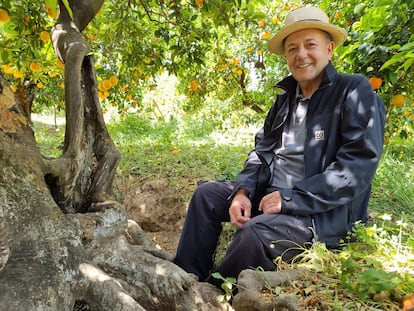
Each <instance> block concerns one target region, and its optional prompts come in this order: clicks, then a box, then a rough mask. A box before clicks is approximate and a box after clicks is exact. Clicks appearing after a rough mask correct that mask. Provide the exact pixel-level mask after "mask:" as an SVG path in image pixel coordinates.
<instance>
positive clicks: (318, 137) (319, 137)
mask: <svg viewBox="0 0 414 311" xmlns="http://www.w3.org/2000/svg"><path fill="white" fill-rule="evenodd" d="M315 140H325V131H324V130H320V131H315Z"/></svg>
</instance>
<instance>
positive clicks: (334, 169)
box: [281, 76, 385, 215]
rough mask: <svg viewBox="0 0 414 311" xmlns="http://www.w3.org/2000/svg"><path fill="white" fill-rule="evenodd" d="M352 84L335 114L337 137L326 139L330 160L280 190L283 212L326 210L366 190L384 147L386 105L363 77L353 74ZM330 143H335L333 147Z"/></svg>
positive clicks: (343, 203)
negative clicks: (314, 172) (337, 123)
mask: <svg viewBox="0 0 414 311" xmlns="http://www.w3.org/2000/svg"><path fill="white" fill-rule="evenodd" d="M358 77H362V76H358ZM355 80H357V81H355ZM353 85H354V87H350V88H349V89H348V90H347V91H348V93H347V95H346V96H345V102H344V103H343V105H342V108H341V113H340V115H339V116H338V118H339V120H338V122H339V125H338V132H339V133H338V134H336V140H337V141H336V142H335V141H328V142H327V144H328V146H327V150H331V152H335V153H334V155H333V156H332V159H333V160H329V161H330V162H329V163H325V166H324V168H323V169H322V170H321V171H320V172H319V173H317V174H314V175H312V176H311V177H309V178H305V179H304V180H303V181H302V182H300V183H298V184H296V185H295V186H294V187H293V188H292V189H282V190H281V195H282V213H285V214H297V215H305V214H307V215H309V214H316V213H322V212H326V211H329V210H332V209H334V208H336V207H338V206H344V205H347V204H350V203H351V201H353V200H355V199H356V198H358V197H359V196H360V195H362V194H363V193H366V192H367V191H369V189H370V187H371V182H372V179H373V177H374V174H375V171H376V169H377V166H378V163H379V160H380V157H381V153H382V149H383V142H384V124H385V109H384V104H383V102H382V100H381V99H380V98H379V96H378V95H377V94H376V93H375V92H374V91H372V89H371V87H370V85H369V82H368V80H367V79H366V78H365V77H362V78H360V79H356V78H355V79H354V82H353ZM330 145H336V147H334V149H335V151H332V147H331V146H330ZM305 156H308V157H309V156H312V155H309V154H307V155H305Z"/></svg>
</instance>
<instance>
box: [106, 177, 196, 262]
mask: <svg viewBox="0 0 414 311" xmlns="http://www.w3.org/2000/svg"><path fill="white" fill-rule="evenodd" d="M114 188H115V193H116V195H117V196H118V199H119V200H120V201H121V202H122V203H123V205H124V206H125V208H126V210H127V214H128V218H129V219H132V220H134V221H136V222H137V223H138V224H139V225H140V226H141V228H142V229H143V230H144V231H145V232H146V233H147V235H148V237H149V239H150V240H152V241H153V242H154V245H156V246H157V247H159V248H161V249H163V250H165V251H167V252H168V253H170V254H172V255H175V252H176V249H177V245H178V241H179V239H180V235H181V230H182V226H183V223H184V219H185V215H186V210H187V204H188V201H189V199H190V197H191V194H192V192H193V191H194V189H195V188H196V181H193V180H186V179H184V178H183V180H181V181H179V182H177V186H175V187H171V186H170V185H169V183H168V180H167V179H154V180H143V179H140V178H139V177H134V176H129V177H126V178H124V179H120V178H118V179H116V180H115V183H114Z"/></svg>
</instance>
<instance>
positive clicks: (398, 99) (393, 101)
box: [391, 94, 405, 107]
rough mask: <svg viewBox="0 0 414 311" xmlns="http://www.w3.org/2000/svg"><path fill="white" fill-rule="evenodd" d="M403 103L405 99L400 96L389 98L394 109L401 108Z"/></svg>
mask: <svg viewBox="0 0 414 311" xmlns="http://www.w3.org/2000/svg"><path fill="white" fill-rule="evenodd" d="M404 103H405V97H404V95H402V94H397V95H394V96H393V97H392V98H391V104H392V105H393V106H396V107H402V106H403V105H404Z"/></svg>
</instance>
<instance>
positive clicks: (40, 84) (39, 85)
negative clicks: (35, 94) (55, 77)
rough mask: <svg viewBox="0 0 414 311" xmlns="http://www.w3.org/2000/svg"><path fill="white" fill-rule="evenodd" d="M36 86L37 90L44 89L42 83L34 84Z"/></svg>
mask: <svg viewBox="0 0 414 311" xmlns="http://www.w3.org/2000/svg"><path fill="white" fill-rule="evenodd" d="M36 86H37V88H38V89H43V87H44V85H43V83H42V82H38V83H37V84H36Z"/></svg>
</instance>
